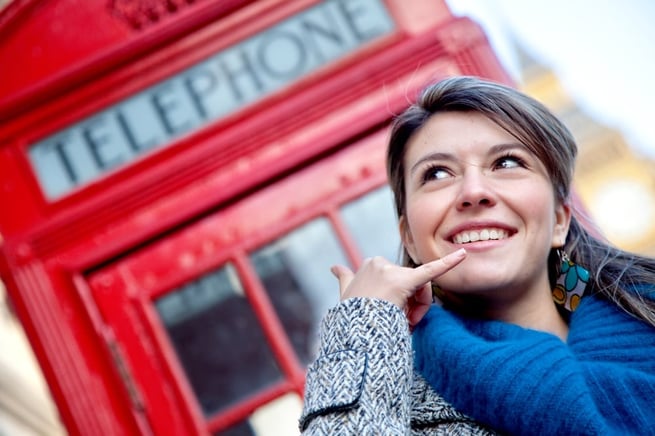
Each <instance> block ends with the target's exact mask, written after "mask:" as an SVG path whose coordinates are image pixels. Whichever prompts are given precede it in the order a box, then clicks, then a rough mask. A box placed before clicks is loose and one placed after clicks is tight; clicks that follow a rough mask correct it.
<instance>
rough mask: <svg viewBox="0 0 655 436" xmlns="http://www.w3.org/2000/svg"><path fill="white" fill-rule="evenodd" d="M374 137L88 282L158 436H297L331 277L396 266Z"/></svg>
mask: <svg viewBox="0 0 655 436" xmlns="http://www.w3.org/2000/svg"><path fill="white" fill-rule="evenodd" d="M385 138H386V134H385V133H383V132H379V133H376V134H373V135H371V136H369V137H367V138H366V139H364V140H361V141H360V142H358V143H355V144H352V145H350V146H349V147H348V148H346V149H344V150H342V151H340V152H338V153H336V154H334V155H332V156H330V157H328V158H325V159H323V160H321V161H318V162H317V163H315V164H313V165H311V166H309V167H306V168H304V169H302V170H300V171H298V172H296V173H294V174H292V175H289V176H288V177H285V178H283V179H281V180H278V181H275V182H271V183H270V184H269V185H268V186H267V187H265V188H263V189H260V190H258V191H256V192H255V193H254V194H251V195H249V196H246V197H244V198H243V199H241V200H238V201H235V202H233V204H231V205H227V206H225V207H221V208H220V209H219V210H217V211H214V212H210V213H208V214H207V216H204V217H200V218H198V219H197V220H195V221H194V222H192V223H186V224H184V225H183V226H180V229H178V230H174V231H171V232H170V233H169V234H166V235H162V236H161V237H160V238H159V239H158V240H156V241H153V242H151V243H148V244H145V246H143V247H141V248H138V249H135V250H134V251H133V252H130V253H126V254H125V255H124V256H123V257H122V258H121V259H118V260H116V261H115V262H113V263H111V264H109V265H106V266H104V267H102V268H101V269H98V270H97V271H94V272H93V273H90V274H89V275H88V276H87V283H88V286H89V289H90V294H91V296H92V299H93V300H94V304H95V305H96V306H97V308H98V312H99V316H100V317H101V318H102V323H103V325H104V326H105V328H104V331H105V333H104V334H105V336H106V338H105V340H106V341H107V343H108V344H109V348H110V352H111V356H112V358H113V360H114V364H115V367H116V377H117V380H119V381H120V383H117V384H118V385H119V386H121V387H120V389H122V391H123V392H124V395H125V397H126V401H130V402H131V404H132V408H133V410H134V411H135V414H136V415H139V416H142V419H143V420H145V421H146V422H147V425H148V426H150V427H151V428H152V429H153V431H154V433H155V434H194V433H201V434H221V435H230V434H232V435H242V434H243V435H279V434H294V433H297V420H298V417H299V413H300V409H301V404H302V401H301V398H302V390H303V384H304V375H305V369H306V366H307V364H308V363H309V362H310V361H311V360H312V359H313V357H314V356H315V353H316V346H317V344H316V333H317V329H318V326H319V322H320V319H321V318H322V316H323V315H324V314H325V312H326V311H327V310H328V309H329V308H330V307H332V306H334V305H335V304H336V303H337V302H338V283H337V280H336V279H335V278H334V277H333V276H332V275H331V273H330V266H332V265H334V264H337V263H341V264H345V265H349V266H350V267H351V268H356V267H357V266H358V264H359V263H360V261H361V259H362V258H365V257H369V256H375V255H382V256H385V257H387V258H389V259H390V260H398V256H399V247H400V240H399V237H398V230H397V224H396V219H395V214H394V211H393V206H392V197H391V193H390V190H389V189H388V187H387V186H386V184H385V173H384V148H385Z"/></svg>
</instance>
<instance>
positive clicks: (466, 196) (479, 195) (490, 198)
mask: <svg viewBox="0 0 655 436" xmlns="http://www.w3.org/2000/svg"><path fill="white" fill-rule="evenodd" d="M494 204H496V198H495V195H494V192H493V190H492V189H491V186H490V184H489V180H487V178H486V177H485V175H484V174H483V172H482V171H481V170H480V169H479V168H469V170H468V171H466V172H465V173H464V175H463V176H462V179H461V186H460V190H459V194H458V199H457V207H458V208H459V209H468V208H472V207H476V206H486V207H489V206H493V205H494Z"/></svg>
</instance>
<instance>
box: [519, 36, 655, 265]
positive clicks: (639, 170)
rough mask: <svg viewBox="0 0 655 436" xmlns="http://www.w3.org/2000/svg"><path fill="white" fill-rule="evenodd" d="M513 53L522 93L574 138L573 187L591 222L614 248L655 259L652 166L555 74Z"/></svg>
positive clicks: (521, 52) (654, 170)
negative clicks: (574, 96)
mask: <svg viewBox="0 0 655 436" xmlns="http://www.w3.org/2000/svg"><path fill="white" fill-rule="evenodd" d="M517 54H518V57H519V62H520V66H521V76H522V78H521V88H522V90H523V91H525V92H526V93H527V94H529V95H532V96H533V97H535V98H537V99H538V100H540V101H541V102H543V103H544V104H546V106H548V107H549V108H550V109H551V110H553V111H554V112H555V114H557V115H558V116H559V117H560V119H562V120H563V121H564V123H565V124H566V125H567V126H568V127H569V129H571V131H572V133H573V135H574V136H575V138H576V141H577V143H578V147H579V155H578V161H577V166H576V170H575V176H574V185H575V189H576V191H577V193H578V194H579V196H580V197H581V199H582V202H583V203H584V205H585V206H586V208H587V212H588V213H589V215H590V216H591V219H592V220H593V221H594V222H595V223H597V225H598V227H599V229H600V231H601V232H602V233H603V234H604V235H605V236H606V237H607V239H608V240H609V241H610V242H612V243H613V244H614V245H616V246H618V247H620V248H623V249H626V250H630V251H634V252H638V253H642V254H647V255H651V256H652V255H655V161H653V160H652V159H648V158H647V157H645V156H641V155H639V154H637V153H636V152H635V151H634V150H633V149H632V148H631V147H630V145H629V144H627V143H626V141H625V139H624V137H623V136H622V134H621V132H619V131H617V130H615V129H613V128H611V127H609V126H607V125H604V124H602V123H600V122H599V121H597V120H595V119H593V118H592V117H590V116H589V115H588V114H586V113H585V112H583V110H582V109H581V108H580V107H578V106H577V105H576V103H575V101H573V100H572V98H571V97H570V96H569V95H568V94H567V92H566V91H565V90H564V89H563V87H562V86H561V83H560V82H559V79H558V77H557V75H556V74H555V73H554V72H553V71H552V70H550V69H549V68H548V67H546V66H545V65H543V64H541V63H539V62H538V61H537V60H535V59H534V58H533V57H532V56H531V55H530V54H529V53H527V51H526V50H525V49H523V48H522V47H520V46H519V45H518V44H517Z"/></svg>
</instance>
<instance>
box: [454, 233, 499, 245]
mask: <svg viewBox="0 0 655 436" xmlns="http://www.w3.org/2000/svg"><path fill="white" fill-rule="evenodd" d="M505 238H507V231H505V230H502V229H481V230H470V231H464V232H460V233H458V234H456V235H455V236H453V242H454V243H455V244H466V243H468V242H477V241H488V240H498V239H505Z"/></svg>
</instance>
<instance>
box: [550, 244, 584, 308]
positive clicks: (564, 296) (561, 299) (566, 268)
mask: <svg viewBox="0 0 655 436" xmlns="http://www.w3.org/2000/svg"><path fill="white" fill-rule="evenodd" d="M557 253H558V255H559V258H560V270H559V275H558V276H557V282H556V285H555V289H553V300H555V303H557V304H559V305H560V306H562V307H564V309H566V310H568V311H569V312H573V311H574V310H575V309H577V308H578V304H580V299H581V298H582V295H583V294H584V292H585V289H586V287H587V283H588V282H589V271H587V270H586V269H585V268H583V267H581V266H580V265H578V264H576V263H574V262H573V261H572V260H571V259H569V256H568V255H567V254H566V252H565V251H564V250H557Z"/></svg>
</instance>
